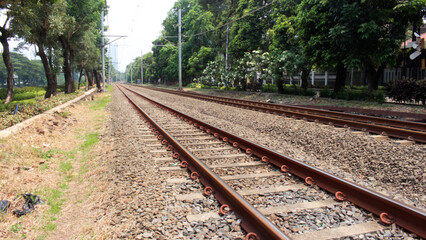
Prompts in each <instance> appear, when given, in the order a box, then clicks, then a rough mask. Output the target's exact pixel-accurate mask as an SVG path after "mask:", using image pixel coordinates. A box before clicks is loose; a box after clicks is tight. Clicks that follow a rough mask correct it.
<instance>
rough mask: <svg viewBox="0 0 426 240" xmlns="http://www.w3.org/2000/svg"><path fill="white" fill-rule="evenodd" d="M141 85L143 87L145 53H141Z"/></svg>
mask: <svg viewBox="0 0 426 240" xmlns="http://www.w3.org/2000/svg"><path fill="white" fill-rule="evenodd" d="M141 85H143V51H141Z"/></svg>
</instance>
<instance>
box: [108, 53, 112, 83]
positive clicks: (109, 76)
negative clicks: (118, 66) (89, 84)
mask: <svg viewBox="0 0 426 240" xmlns="http://www.w3.org/2000/svg"><path fill="white" fill-rule="evenodd" d="M108 50H109V51H108V79H109V84H112V78H111V49H110V48H108Z"/></svg>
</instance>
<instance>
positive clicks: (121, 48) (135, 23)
mask: <svg viewBox="0 0 426 240" xmlns="http://www.w3.org/2000/svg"><path fill="white" fill-rule="evenodd" d="M175 1H176V0H155V1H153V0H107V4H108V5H109V12H108V15H107V16H105V25H109V28H108V32H106V33H105V35H126V36H127V37H125V38H122V39H119V40H117V41H116V42H114V44H117V45H118V70H119V71H121V72H123V71H124V70H125V68H126V65H127V64H129V63H130V62H132V61H133V60H134V59H135V58H136V57H139V56H140V55H141V51H143V53H144V54H145V53H147V52H150V51H151V48H152V41H154V40H155V39H156V38H157V37H158V36H160V34H161V30H162V29H163V28H162V25H161V24H162V22H163V20H164V19H165V18H166V17H167V13H168V12H169V10H170V9H171V8H172V7H173V5H174V2H175ZM115 39H116V38H114V37H110V38H109V40H110V42H111V41H113V40H115Z"/></svg>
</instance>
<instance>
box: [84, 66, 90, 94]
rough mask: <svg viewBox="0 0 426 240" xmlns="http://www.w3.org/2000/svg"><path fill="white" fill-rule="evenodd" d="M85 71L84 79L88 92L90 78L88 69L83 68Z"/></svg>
mask: <svg viewBox="0 0 426 240" xmlns="http://www.w3.org/2000/svg"><path fill="white" fill-rule="evenodd" d="M83 70H84V78H85V79H86V88H85V90H86V91H87V90H89V77H88V76H87V71H86V69H85V68H83Z"/></svg>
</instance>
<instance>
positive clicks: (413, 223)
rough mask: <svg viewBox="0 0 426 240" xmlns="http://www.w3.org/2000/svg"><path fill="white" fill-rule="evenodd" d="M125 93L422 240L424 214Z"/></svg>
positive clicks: (425, 214)
mask: <svg viewBox="0 0 426 240" xmlns="http://www.w3.org/2000/svg"><path fill="white" fill-rule="evenodd" d="M126 89H128V90H129V91H131V92H133V93H135V94H136V95H138V96H140V97H142V98H144V99H145V100H147V101H149V102H151V103H153V104H154V105H156V106H158V107H160V108H162V109H164V110H166V111H169V112H170V113H171V114H173V115H175V116H176V117H179V118H180V119H182V120H184V121H186V122H189V123H190V124H193V125H194V126H196V127H199V128H200V129H201V130H203V131H205V132H206V133H208V134H210V135H213V136H215V137H216V138H220V139H222V140H223V141H224V142H229V143H230V144H232V145H233V146H237V147H239V148H241V149H243V150H245V151H246V153H249V154H252V155H255V156H257V157H259V158H261V159H262V161H264V162H268V163H270V164H272V165H274V166H276V167H278V168H280V169H281V171H283V172H288V173H292V174H294V175H296V176H298V177H300V178H302V179H304V180H305V182H306V183H307V184H315V185H317V186H319V187H320V188H322V189H324V190H326V191H328V192H330V193H333V194H335V195H336V199H340V200H345V201H350V202H352V203H353V204H355V205H357V206H359V207H361V208H363V209H365V210H367V211H370V212H372V213H374V214H376V215H377V216H379V217H380V219H381V221H382V222H383V223H385V224H392V223H395V224H397V225H399V226H401V227H403V228H405V229H407V230H408V231H411V232H413V233H415V234H417V235H418V236H420V237H422V238H426V228H425V227H424V226H426V212H424V211H422V210H420V209H417V208H414V207H412V206H409V205H407V204H404V203H401V202H398V201H396V200H394V199H391V198H388V197H386V196H384V195H382V194H380V193H377V192H375V191H373V190H370V189H368V188H365V187H362V186H360V185H357V184H355V183H353V182H350V181H347V180H344V179H342V178H339V177H337V176H334V175H332V174H330V173H327V172H325V171H323V170H321V169H318V168H315V167H313V166H310V165H308V164H305V163H303V162H300V161H298V160H295V159H293V158H290V157H287V156H285V155H283V154H280V153H278V152H275V151H273V150H271V149H268V148H266V147H263V146H261V145H258V144H256V143H253V142H251V141H249V140H246V139H244V138H241V137H238V136H236V135H233V134H231V133H229V132H227V131H225V130H222V129H219V128H217V127H214V126H213V125H210V124H208V123H205V122H202V121H201V120H198V119H196V118H193V117H191V116H188V115H186V114H183V113H180V112H179V111H177V110H175V109H173V108H170V107H167V106H165V105H163V104H161V103H158V102H156V101H154V100H151V99H149V98H147V97H145V96H143V95H142V94H140V93H138V92H135V91H134V90H131V89H129V88H127V87H126Z"/></svg>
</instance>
